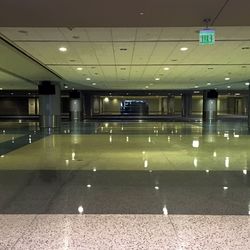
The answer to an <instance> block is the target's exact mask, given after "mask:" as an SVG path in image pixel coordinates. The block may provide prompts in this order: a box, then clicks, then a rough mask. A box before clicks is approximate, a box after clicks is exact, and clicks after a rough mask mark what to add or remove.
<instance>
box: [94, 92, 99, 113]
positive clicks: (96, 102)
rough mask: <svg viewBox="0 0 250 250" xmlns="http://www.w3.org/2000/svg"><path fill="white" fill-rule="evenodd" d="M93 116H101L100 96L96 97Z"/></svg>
mask: <svg viewBox="0 0 250 250" xmlns="http://www.w3.org/2000/svg"><path fill="white" fill-rule="evenodd" d="M93 114H96V115H99V114H100V96H94V99H93Z"/></svg>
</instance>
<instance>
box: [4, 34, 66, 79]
mask: <svg viewBox="0 0 250 250" xmlns="http://www.w3.org/2000/svg"><path fill="white" fill-rule="evenodd" d="M0 39H1V40H2V41H4V42H5V43H7V44H8V45H9V46H11V47H12V48H14V49H15V50H17V51H18V52H19V53H21V54H22V55H24V56H25V57H27V58H29V59H30V60H31V61H33V62H34V63H37V64H39V65H40V66H41V67H43V68H44V69H46V70H47V71H49V72H50V73H51V74H53V75H55V76H56V77H57V78H59V79H60V80H62V79H63V78H62V77H61V76H60V75H58V74H57V73H55V72H54V71H52V70H51V69H49V68H47V67H46V66H45V65H43V64H42V63H41V62H39V61H38V60H36V59H35V58H33V57H32V56H31V55H29V54H27V53H25V52H24V51H23V50H21V49H20V48H18V47H16V46H15V45H13V44H12V43H11V42H10V41H9V40H8V39H7V38H5V37H3V36H2V34H1V36H0ZM19 78H20V77H19ZM32 82H33V81H32Z"/></svg>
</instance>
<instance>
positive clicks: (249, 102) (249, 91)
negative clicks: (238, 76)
mask: <svg viewBox="0 0 250 250" xmlns="http://www.w3.org/2000/svg"><path fill="white" fill-rule="evenodd" d="M247 117H248V119H247V120H248V130H250V85H249V86H248V105H247Z"/></svg>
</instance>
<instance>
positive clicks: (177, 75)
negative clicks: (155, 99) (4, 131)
mask: <svg viewBox="0 0 250 250" xmlns="http://www.w3.org/2000/svg"><path fill="white" fill-rule="evenodd" d="M7 2H8V1H7ZM13 2H14V3H15V4H13ZM33 2H34V1H26V3H28V5H27V4H26V5H25V4H24V3H23V4H22V5H21V4H20V1H12V7H11V6H10V3H3V4H1V10H0V13H1V15H0V23H1V26H3V25H4V24H5V26H7V27H0V34H1V36H2V37H3V38H4V39H5V40H7V41H8V42H10V43H11V44H12V45H13V46H14V47H16V48H18V49H19V50H20V51H22V52H24V53H25V54H26V55H28V56H29V60H31V59H33V60H34V62H33V63H34V64H36V66H35V68H36V69H32V70H30V74H27V73H22V72H20V76H22V77H23V78H25V79H28V80H30V81H32V82H33V83H34V84H37V83H38V81H39V80H47V79H50V80H57V81H61V82H62V83H64V84H66V85H68V86H69V87H75V88H79V89H104V90H107V89H110V90H116V89H117V90H122V89H148V90H150V89H152V90H153V89H196V88H197V89H203V88H218V89H227V88H229V86H230V88H231V89H244V88H245V89H246V88H247V87H246V85H245V82H247V81H248V80H249V78H250V49H249V48H250V22H249V20H250V19H249V18H247V17H248V16H247V11H246V8H247V7H248V5H249V3H248V2H249V1H244V0H241V1H236V0H231V1H224V0H223V1H222V0H216V1H203V0H199V1H198V0H197V1H194V0H190V1H188V2H187V1H168V0H165V1H160V0H155V1H152V0H151V1H149V0H148V1H143V3H142V1H105V4H103V3H102V2H100V1H98V2H99V3H98V4H97V2H96V1H91V2H88V3H86V1H74V2H71V5H70V8H68V7H69V6H67V3H68V1H60V4H59V2H58V1H53V2H52V3H51V2H50V5H48V6H50V8H49V9H46V8H47V7H46V5H45V3H46V2H47V1H40V2H39V3H38V5H36V6H35V5H34V3H33ZM58 5H60V11H54V15H53V17H52V15H51V14H50V13H51V11H52V10H54V8H56V6H58ZM82 5H84V6H82ZM101 5H102V6H101ZM27 6H28V7H29V8H27ZM140 6H141V8H139V7H140ZM83 7H84V8H83ZM109 7H110V8H109ZM249 7H250V6H249ZM18 8H19V12H21V11H22V15H20V13H19V12H18V11H17V10H18ZM81 8H82V9H81ZM94 8H95V11H93V10H94ZM45 9H46V12H45ZM38 10H39V13H38ZM80 10H81V11H82V12H81V13H82V14H81V17H80ZM10 11H12V12H11V15H13V18H11V19H10V18H9V19H8V20H7V19H6V18H4V15H6V13H8V12H10ZM66 11H67V15H66ZM233 11H234V12H233ZM26 12H29V13H30V15H25V13H26ZM157 12H158V14H157ZM44 13H46V15H45V16H44ZM73 13H74V14H73ZM90 13H91V14H90ZM101 13H102V14H101ZM164 13H165V14H164ZM233 13H234V14H233ZM42 14H43V17H42V16H41V15H42ZM63 14H65V15H64V17H63V16H61V15H63ZM232 14H233V15H232ZM125 15H126V16H125ZM134 15H135V16H134ZM90 16H91V17H90ZM204 17H210V18H211V22H210V23H211V25H212V24H213V28H214V29H215V31H216V43H215V45H213V46H201V45H199V42H198V31H199V30H200V29H202V28H203V27H204V26H203V23H202V20H203V19H204ZM140 20H142V21H140ZM17 24H19V25H20V24H21V26H19V25H17ZM171 25H172V26H174V27H169V26H171ZM221 25H224V26H223V27H220V26H221ZM239 25H240V26H239ZM11 26H16V27H11ZM24 26H26V27H24ZM31 26H32V27H31ZM40 26H47V27H46V28H44V27H40ZM52 26H57V28H55V27H52ZM75 26H81V27H78V28H77V27H75ZM84 26H85V27H84ZM86 26H89V27H86ZM96 26H98V27H96ZM100 26H102V27H100ZM105 26H112V27H113V28H109V27H105ZM117 26H119V27H117ZM124 26H125V27H124ZM133 26H136V27H133ZM144 26H147V27H144ZM150 26H157V27H150ZM179 26H183V27H179ZM115 27H116V28H115ZM60 47H66V48H67V51H66V52H60V51H59V50H58V49H59V48H60ZM181 47H187V48H188V50H187V51H185V52H182V51H180V48H181ZM0 52H2V49H1V47H0ZM18 53H19V52H18ZM19 54H20V53H19ZM2 55H3V56H2ZM1 57H2V58H7V56H5V54H3V53H1ZM26 59H27V58H26ZM2 61H5V59H3V60H2ZM12 64H13V65H14V68H13V69H12V73H15V74H16V70H15V69H17V70H20V64H19V65H17V61H16V60H15V59H13V60H12ZM25 65H26V64H22V67H23V68H25ZM41 65H42V66H41ZM0 66H1V68H4V69H5V70H6V67H3V66H2V62H1V63H0ZM22 67H21V68H22ZM166 67H168V68H169V70H164V68H166ZM29 68H30V67H28V66H27V67H26V71H27V70H28V69H29ZM77 68H81V69H82V70H77ZM46 69H48V70H49V71H48V70H46ZM7 70H9V67H7ZM41 70H42V71H43V73H42V74H41ZM24 71H25V69H24ZM38 71H40V73H38ZM51 72H52V73H54V75H53V74H52V73H51ZM225 77H228V78H230V80H229V81H225ZM89 78H90V79H91V80H87V79H89ZM157 78H159V79H160V80H157V81H156V80H155V79H157ZM3 82H5V81H4V79H2V80H0V85H1V84H3ZM208 83H211V85H208ZM33 86H34V85H33ZM0 87H1V86H0ZM19 87H20V88H21V83H20V86H19Z"/></svg>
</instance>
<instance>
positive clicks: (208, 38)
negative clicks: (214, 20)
mask: <svg viewBox="0 0 250 250" xmlns="http://www.w3.org/2000/svg"><path fill="white" fill-rule="evenodd" d="M214 43H215V31H214V30H212V29H203V30H200V45H213V44H214Z"/></svg>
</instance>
